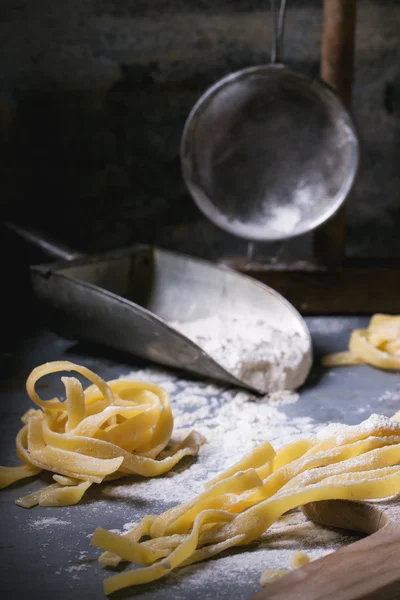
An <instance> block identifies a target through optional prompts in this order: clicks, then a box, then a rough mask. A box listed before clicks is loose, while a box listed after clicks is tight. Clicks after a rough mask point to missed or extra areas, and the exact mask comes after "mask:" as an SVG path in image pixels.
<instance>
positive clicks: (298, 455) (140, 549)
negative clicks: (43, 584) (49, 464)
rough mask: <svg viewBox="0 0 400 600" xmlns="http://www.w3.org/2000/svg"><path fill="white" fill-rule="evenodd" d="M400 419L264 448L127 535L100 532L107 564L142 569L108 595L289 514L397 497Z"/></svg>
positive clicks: (243, 540) (240, 540) (109, 584)
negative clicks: (318, 505)
mask: <svg viewBox="0 0 400 600" xmlns="http://www.w3.org/2000/svg"><path fill="white" fill-rule="evenodd" d="M398 418H399V414H397V415H395V416H394V417H393V418H392V419H389V418H387V417H383V416H379V415H372V416H371V417H370V418H369V419H367V420H366V421H364V422H363V423H361V424H360V425H358V426H346V425H336V426H328V427H326V428H325V429H324V430H322V431H321V432H320V433H319V434H318V435H316V436H312V437H310V438H308V439H306V440H299V441H296V442H294V443H292V444H288V445H287V446H284V447H283V448H281V449H280V450H279V451H277V452H276V453H275V451H274V450H273V448H272V446H270V445H268V444H266V443H264V444H262V445H261V446H260V447H258V448H256V449H255V450H254V452H253V453H252V454H250V455H248V456H246V457H245V458H244V459H243V460H242V461H240V462H239V463H237V464H236V466H234V467H231V468H229V469H228V470H227V471H225V473H222V475H220V476H219V477H217V478H215V479H214V480H213V481H212V482H209V483H208V484H206V485H205V488H204V491H203V492H202V493H201V494H199V495H198V496H197V497H195V498H193V499H192V500H189V501H188V502H186V503H184V504H182V505H179V506H176V507H174V508H171V509H169V510H167V511H166V512H164V513H162V514H161V515H151V516H148V517H145V518H144V519H143V520H142V521H141V522H140V523H138V524H136V525H135V526H134V527H133V528H132V529H131V530H130V531H128V532H126V533H124V534H122V535H119V534H116V533H113V532H110V531H107V530H105V529H102V528H98V529H97V530H96V531H95V532H94V535H93V538H92V544H93V545H94V546H96V547H99V548H102V549H103V550H104V552H103V554H102V555H101V556H100V559H99V560H100V562H101V563H102V564H103V565H104V566H113V567H115V566H117V565H118V564H119V563H121V562H124V561H125V562H131V563H136V565H140V568H135V569H133V570H126V571H122V572H120V573H117V574H114V575H112V576H111V577H108V578H107V579H106V580H105V582H104V591H105V593H106V594H111V593H112V592H114V591H116V590H119V589H121V588H125V587H128V586H132V585H138V584H143V583H148V582H151V581H154V580H156V579H159V578H161V577H164V576H165V575H167V574H168V573H170V572H171V571H172V570H173V569H176V568H177V567H182V566H186V565H189V564H192V563H195V562H199V561H202V560H205V559H207V558H211V557H212V556H215V555H217V554H219V553H221V552H223V551H224V550H226V549H228V548H232V547H236V546H243V545H245V544H249V543H251V542H254V541H255V540H257V539H258V538H259V537H260V536H261V535H263V534H264V533H265V532H266V531H267V530H268V528H269V527H270V526H271V525H272V524H273V523H274V522H275V521H277V520H278V519H279V518H280V517H281V516H282V515H283V514H284V513H286V512H288V511H289V510H292V509H294V508H298V507H300V506H302V505H303V504H307V503H308V502H316V501H320V500H332V499H342V500H366V499H378V498H379V499H381V498H387V497H391V496H394V495H395V494H397V493H399V492H400V422H399V421H398ZM252 456H253V457H254V460H252ZM262 456H264V457H265V463H264V464H262V460H260V459H261V457H262ZM243 468H244V470H243ZM302 559H303V557H302ZM301 562H302V563H303V560H302V561H301ZM296 566H299V565H297V564H296Z"/></svg>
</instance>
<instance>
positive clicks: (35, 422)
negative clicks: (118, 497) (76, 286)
mask: <svg viewBox="0 0 400 600" xmlns="http://www.w3.org/2000/svg"><path fill="white" fill-rule="evenodd" d="M73 370H75V371H77V372H78V373H79V374H81V375H83V376H84V377H86V378H87V379H89V380H90V381H91V382H92V385H90V386H89V387H88V388H87V389H86V390H84V389H83V387H82V384H81V383H80V381H79V380H78V379H76V378H75V377H62V378H61V381H62V382H63V384H64V387H65V393H66V400H65V401H64V402H62V401H61V400H59V399H58V398H52V399H51V400H42V399H41V398H40V396H39V395H38V394H37V392H36V390H35V385H36V383H37V381H38V380H39V379H40V378H41V377H43V376H44V375H47V374H50V373H55V372H59V371H73ZM26 387H27V391H28V394H29V396H30V398H31V400H32V402H33V403H34V404H36V405H37V406H38V407H39V409H37V410H35V409H30V410H28V411H27V412H26V413H25V414H24V415H23V417H22V422H23V424H24V425H23V427H22V428H21V429H20V431H19V432H18V434H17V436H16V452H17V456H18V457H19V458H20V459H21V460H22V461H23V463H24V464H23V465H21V466H18V467H1V468H0V487H6V486H8V485H11V484H12V483H14V482H15V481H19V480H21V479H23V478H25V477H31V476H32V475H36V474H38V473H39V472H40V471H41V470H46V471H51V472H53V473H54V474H55V481H56V483H55V484H53V485H51V486H50V487H49V488H46V489H45V490H42V491H38V492H34V493H33V494H29V495H28V496H27V497H26V498H25V499H24V498H22V499H19V500H18V501H17V503H18V504H19V505H20V506H24V507H31V506H34V505H35V504H39V505H41V506H65V505H71V504H76V503H77V502H79V500H80V499H81V498H82V496H83V494H84V493H85V491H86V490H87V489H88V488H89V487H90V485H91V484H92V483H101V482H102V481H104V480H108V481H109V480H112V479H116V478H119V477H125V476H127V475H130V474H136V475H142V476H143V477H154V476H157V475H162V474H164V473H166V472H167V471H170V470H171V469H172V468H173V467H174V466H175V465H176V464H177V463H178V462H179V461H180V460H181V459H182V458H183V457H184V456H196V455H197V454H198V452H199V448H200V446H201V445H202V444H203V443H204V441H205V440H204V438H203V436H201V435H200V434H198V433H196V432H192V433H191V434H189V435H188V436H187V438H185V440H183V441H182V442H180V443H179V444H178V445H175V447H174V449H172V448H170V449H167V445H168V443H169V441H170V437H171V433H172V430H173V415H172V410H171V403H170V398H169V395H168V393H167V392H166V391H165V390H164V389H162V388H161V387H159V386H157V385H154V384H151V383H146V382H141V381H128V380H125V379H117V380H114V381H110V382H105V381H103V379H101V378H100V377H99V376H98V375H96V374H95V373H92V371H90V370H89V369H87V368H86V367H82V366H80V365H74V364H73V363H70V362H67V361H56V362H53V363H46V364H45V365H42V366H40V367H37V368H36V369H34V370H33V371H32V373H31V374H30V375H29V377H28V379H27V383H26Z"/></svg>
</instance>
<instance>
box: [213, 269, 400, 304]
mask: <svg viewBox="0 0 400 600" xmlns="http://www.w3.org/2000/svg"><path fill="white" fill-rule="evenodd" d="M224 264H225V265H226V266H229V267H231V268H234V269H236V270H237V271H240V272H241V273H243V274H245V275H249V276H250V277H254V278H255V279H257V280H258V281H261V282H262V283H265V284H267V285H269V286H270V287H272V288H273V289H275V290H276V291H277V292H279V293H280V294H282V295H283V296H284V297H285V298H287V300H289V302H291V303H292V304H293V305H294V306H295V307H296V308H297V309H298V310H299V311H300V312H301V313H302V314H320V315H325V314H370V313H374V312H384V313H398V314H400V260H382V259H376V260H371V259H368V260H367V259H365V260H362V259H357V260H356V259H355V260H347V261H345V262H344V263H343V264H342V265H340V266H336V267H326V266H323V265H315V264H313V263H308V262H304V261H302V262H295V263H290V264H286V263H285V264H283V263H276V264H264V263H251V264H246V259H238V260H230V261H229V262H227V261H224Z"/></svg>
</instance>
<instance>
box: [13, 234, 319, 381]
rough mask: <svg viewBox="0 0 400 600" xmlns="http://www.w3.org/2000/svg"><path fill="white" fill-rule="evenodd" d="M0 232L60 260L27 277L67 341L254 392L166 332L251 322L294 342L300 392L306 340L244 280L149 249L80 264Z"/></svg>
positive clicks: (294, 322)
mask: <svg viewBox="0 0 400 600" xmlns="http://www.w3.org/2000/svg"><path fill="white" fill-rule="evenodd" d="M8 227H9V228H10V229H12V230H13V231H15V232H16V233H17V234H18V235H19V236H21V237H23V238H24V239H26V240H27V241H28V242H31V243H33V244H34V245H36V246H39V247H40V248H41V249H42V250H43V251H44V252H45V253H46V254H47V255H49V256H51V257H53V258H57V259H59V261H60V259H61V262H56V263H52V264H45V265H38V266H33V267H31V275H32V284H33V291H34V293H35V295H36V297H37V298H38V299H39V301H40V302H41V304H42V306H43V307H44V309H45V310H44V313H45V317H46V320H47V321H48V323H49V324H50V326H51V327H52V328H53V329H54V330H55V331H56V332H58V333H59V334H61V335H63V336H65V337H67V338H69V339H83V340H90V341H93V342H97V343H100V344H103V345H105V346H108V347H111V348H115V349H117V350H122V351H125V352H129V353H132V354H134V355H137V356H140V357H143V358H146V359H149V360H151V361H154V362H156V363H160V364H163V365H167V366H170V367H175V368H179V369H185V370H187V371H191V372H192V373H196V374H198V375H202V376H206V377H210V378H213V379H217V380H220V381H224V382H227V383H229V384H231V385H236V386H241V387H245V388H247V389H250V390H252V391H255V392H262V391H263V390H259V389H257V388H254V387H252V386H250V385H248V384H247V383H246V382H245V381H242V380H239V379H237V378H236V377H235V376H234V375H232V374H231V373H230V372H228V371H227V370H225V369H224V368H223V367H222V366H221V365H220V364H218V363H217V362H216V361H215V360H214V359H213V358H212V357H211V356H209V355H208V354H207V353H206V352H204V351H203V350H202V349H201V348H200V347H199V346H197V345H196V344H195V343H193V342H192V341H191V340H190V339H188V338H187V337H186V336H184V335H182V334H181V333H180V332H178V331H176V330H175V329H174V328H172V327H170V326H169V325H168V322H173V321H179V322H181V323H182V322H185V321H194V320H197V319H202V318H205V317H209V316H212V315H215V314H226V315H229V314H235V315H237V314H244V315H246V314H254V315H259V316H260V318H262V319H263V320H264V321H266V322H270V323H271V325H272V326H273V325H274V324H276V323H280V324H281V325H282V327H283V326H284V327H285V329H287V330H288V331H289V332H290V333H291V334H297V335H298V336H299V338H300V340H301V343H302V348H304V356H303V360H302V362H301V364H300V365H299V366H298V368H297V371H296V372H295V373H294V375H293V376H292V377H291V380H292V387H293V388H294V387H298V386H300V385H301V384H302V383H303V382H304V381H305V379H306V377H307V375H308V373H309V371H310V368H311V363H312V346H311V337H310V333H309V331H308V328H307V325H306V324H305V322H304V320H303V319H302V317H301V316H300V314H299V313H298V312H297V311H296V310H295V309H294V308H293V306H292V305H291V304H289V302H287V301H286V300H285V299H284V298H283V297H282V296H280V295H279V294H278V293H277V292H275V291H274V290H273V289H271V288H269V287H267V286H265V285H262V284H261V283H258V282H257V281H255V280H253V279H251V278H249V277H246V276H244V275H241V274H239V273H236V272H235V271H231V270H229V269H227V268H221V267H218V266H215V265H214V264H212V263H209V262H206V261H203V260H198V259H194V258H191V257H188V256H185V255H182V254H178V253H175V252H170V251H167V250H162V249H160V248H156V247H153V246H142V245H138V246H133V247H131V248H127V249H124V250H118V251H114V252H108V253H105V254H101V255H98V256H91V257H82V256H79V255H78V253H76V252H74V251H72V250H69V249H68V248H65V247H62V246H61V245H60V244H58V243H56V242H54V241H52V240H50V239H48V238H44V237H43V236H41V235H40V234H37V233H36V232H33V231H28V230H26V229H24V228H21V227H18V226H16V225H10V224H8Z"/></svg>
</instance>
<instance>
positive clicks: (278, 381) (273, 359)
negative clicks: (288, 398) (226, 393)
mask: <svg viewBox="0 0 400 600" xmlns="http://www.w3.org/2000/svg"><path fill="white" fill-rule="evenodd" d="M169 325H171V327H174V328H175V329H177V330H178V331H180V332H181V333H183V334H184V335H186V336H187V337H188V338H189V339H191V340H192V341H193V342H195V343H196V344H197V345H198V346H200V347H201V348H202V349H203V350H205V352H207V353H208V354H210V356H211V357H212V358H214V359H215V360H216V361H217V362H218V363H219V364H220V365H222V366H223V367H224V368H225V369H226V370H227V371H229V372H230V373H232V374H233V375H235V377H238V378H239V379H241V380H243V381H244V382H246V383H248V384H249V385H251V386H252V387H254V388H256V389H258V390H260V391H261V392H268V391H276V390H283V389H290V390H293V389H296V388H297V387H299V386H300V385H301V384H302V383H303V381H304V376H305V374H307V369H308V355H307V352H308V349H309V347H308V340H307V339H304V338H303V337H301V336H300V335H299V334H298V333H292V332H288V331H282V330H281V329H277V328H275V327H272V326H271V325H270V324H269V323H267V322H266V321H264V320H263V319H261V318H260V317H257V316H248V315H247V316H243V315H240V316H236V315H230V314H226V315H218V314H217V315H213V316H211V317H206V318H204V319H198V320H196V321H187V322H177V321H174V322H171V323H169Z"/></svg>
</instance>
